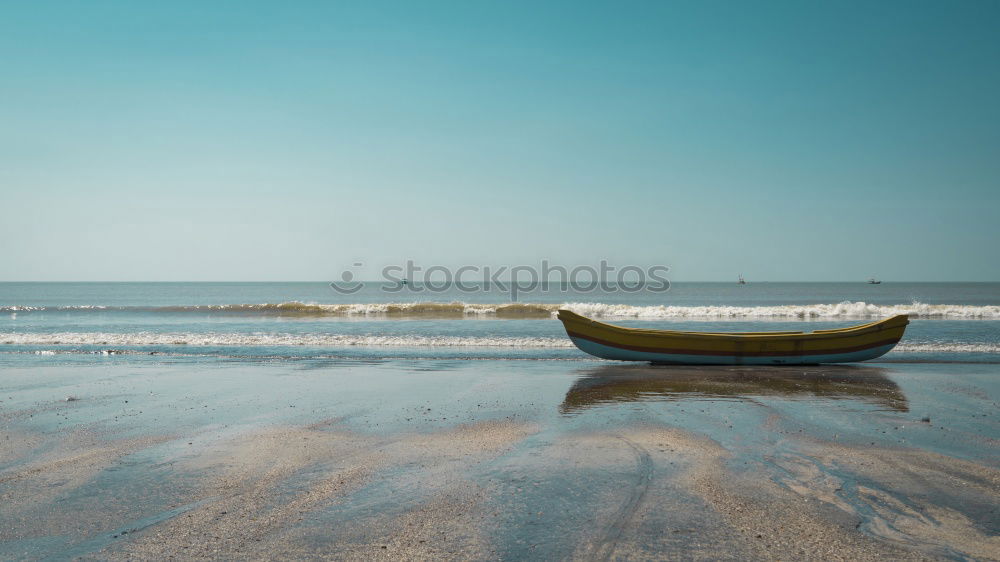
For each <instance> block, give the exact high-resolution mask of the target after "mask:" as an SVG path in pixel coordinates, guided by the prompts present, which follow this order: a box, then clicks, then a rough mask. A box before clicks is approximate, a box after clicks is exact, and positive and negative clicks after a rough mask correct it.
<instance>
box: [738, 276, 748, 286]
mask: <svg viewBox="0 0 1000 562" xmlns="http://www.w3.org/2000/svg"><path fill="white" fill-rule="evenodd" d="M736 284H737V285H746V284H747V281H746V279H744V278H743V274H742V273H740V280H739V281H737V282H736Z"/></svg>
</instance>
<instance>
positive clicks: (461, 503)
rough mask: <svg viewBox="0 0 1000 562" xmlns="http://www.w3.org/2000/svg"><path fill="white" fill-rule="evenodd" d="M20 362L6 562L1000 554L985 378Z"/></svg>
mask: <svg viewBox="0 0 1000 562" xmlns="http://www.w3.org/2000/svg"><path fill="white" fill-rule="evenodd" d="M99 363H100V362H98V364H93V363H91V364H89V365H84V366H81V365H76V366H72V367H69V366H59V365H52V364H46V365H44V366H38V367H33V368H31V367H25V368H13V369H7V370H6V372H5V377H6V379H5V380H6V381H7V384H6V385H5V389H4V392H3V396H0V407H2V410H0V419H2V420H3V430H2V435H0V447H2V449H0V459H2V460H0V498H2V502H3V505H4V509H3V512H2V515H0V557H3V558H7V559H26V560H36V559H47V558H59V559H65V558H82V559H143V560H153V559H165V558H171V557H173V558H176V559H247V558H255V559H256V558H262V559H268V558H271V559H278V558H288V557H294V558H307V559H372V558H376V559H425V560H426V559H455V560H458V559H522V558H526V557H527V558H535V559H543V558H544V559H552V558H555V559H589V560H611V559H614V560H626V559H649V558H684V559H732V560H746V559H824V560H830V559H845V560H847V559H851V560H857V559H876V558H882V559H884V558H892V559H979V560H990V559H998V558H1000V536H998V533H1000V514H998V509H1000V439H998V436H1000V425H998V419H997V413H998V397H1000V380H998V379H997V377H996V375H995V369H994V366H991V365H968V364H966V365H961V364H955V365H943V364H930V365H917V364H906V365H891V364H885V365H881V366H865V367H806V368H785V369H774V368H759V369H752V368H713V367H704V368H684V367H675V368H658V367H650V366H643V365H628V366H627V365H621V366H619V365H612V364H608V363H600V362H593V363H591V362H585V361H584V362H566V361H549V362H546V361H447V360H441V361H420V360H414V361H393V362H377V361H372V362H365V361H352V360H343V361H316V360H312V361H305V360H303V361H289V362H278V363H268V362H252V361H230V362H227V361H223V360H219V361H218V362H217V363H215V364H209V363H205V362H199V363H190V364H189V363H186V362H185V361H183V360H176V361H172V362H153V361H152V360H150V361H140V360H137V359H135V358H132V359H130V360H128V361H124V360H117V359H116V358H114V357H110V358H108V360H107V361H106V363H105V364H99Z"/></svg>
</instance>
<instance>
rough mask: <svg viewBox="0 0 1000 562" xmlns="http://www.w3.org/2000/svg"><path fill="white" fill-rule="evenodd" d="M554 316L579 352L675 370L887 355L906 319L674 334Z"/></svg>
mask: <svg viewBox="0 0 1000 562" xmlns="http://www.w3.org/2000/svg"><path fill="white" fill-rule="evenodd" d="M557 317H558V318H559V320H560V321H561V322H562V323H563V327H564V328H566V334H567V335H569V338H570V339H571V340H572V341H573V344H574V345H576V347H578V348H580V350H582V351H584V352H586V353H589V354H590V355H593V356H595V357H600V358H601V359H614V360H618V361H648V362H650V363H663V364H675V365H817V364H820V363H853V362H856V361H867V360H869V359H875V358H876V357H880V356H882V355H885V354H886V353H888V352H889V350H891V349H892V348H893V347H895V345H896V344H897V343H899V340H900V339H901V338H902V337H903V332H904V331H905V330H906V326H907V324H909V323H910V321H909V317H908V316H907V315H905V314H901V315H898V316H893V317H892V318H886V319H884V320H879V321H877V322H871V323H869V324H862V325H860V326H851V327H849V328H838V329H834V330H815V331H813V332H719V333H714V332H678V331H670V330H645V329H640V328H625V327H622V326H615V325H613V324H605V323H603V322H598V321H596V320H592V319H590V318H587V317H586V316H581V315H579V314H576V313H575V312H571V311H569V310H562V309H561V310H559V312H558V313H557Z"/></svg>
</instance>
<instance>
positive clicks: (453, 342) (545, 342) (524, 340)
mask: <svg viewBox="0 0 1000 562" xmlns="http://www.w3.org/2000/svg"><path fill="white" fill-rule="evenodd" d="M0 344H3V345H26V346H48V345H87V346H117V347H143V346H193V347H229V346H239V347H272V346H273V347H280V346H303V347H355V346H361V347H451V348H458V347H469V348H472V347H492V348H508V349H510V348H521V349H532V348H533V349H571V348H573V347H574V346H573V344H572V342H570V340H569V339H568V338H565V337H558V338H552V337H511V336H423V335H414V334H405V335H381V334H286V333H253V334H247V333H162V332H134V333H127V334H119V333H100V332H97V333H90V332H62V333H5V334H0ZM893 352H894V353H986V354H1000V343H964V342H913V343H909V342H904V343H901V344H899V345H897V346H896V347H895V349H893ZM39 353H43V354H44V353H46V352H45V351H42V352H39Z"/></svg>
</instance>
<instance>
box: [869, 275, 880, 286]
mask: <svg viewBox="0 0 1000 562" xmlns="http://www.w3.org/2000/svg"><path fill="white" fill-rule="evenodd" d="M868 284H869V285H881V284H882V282H881V281H879V280H878V279H875V278H874V277H869V278H868Z"/></svg>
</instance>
